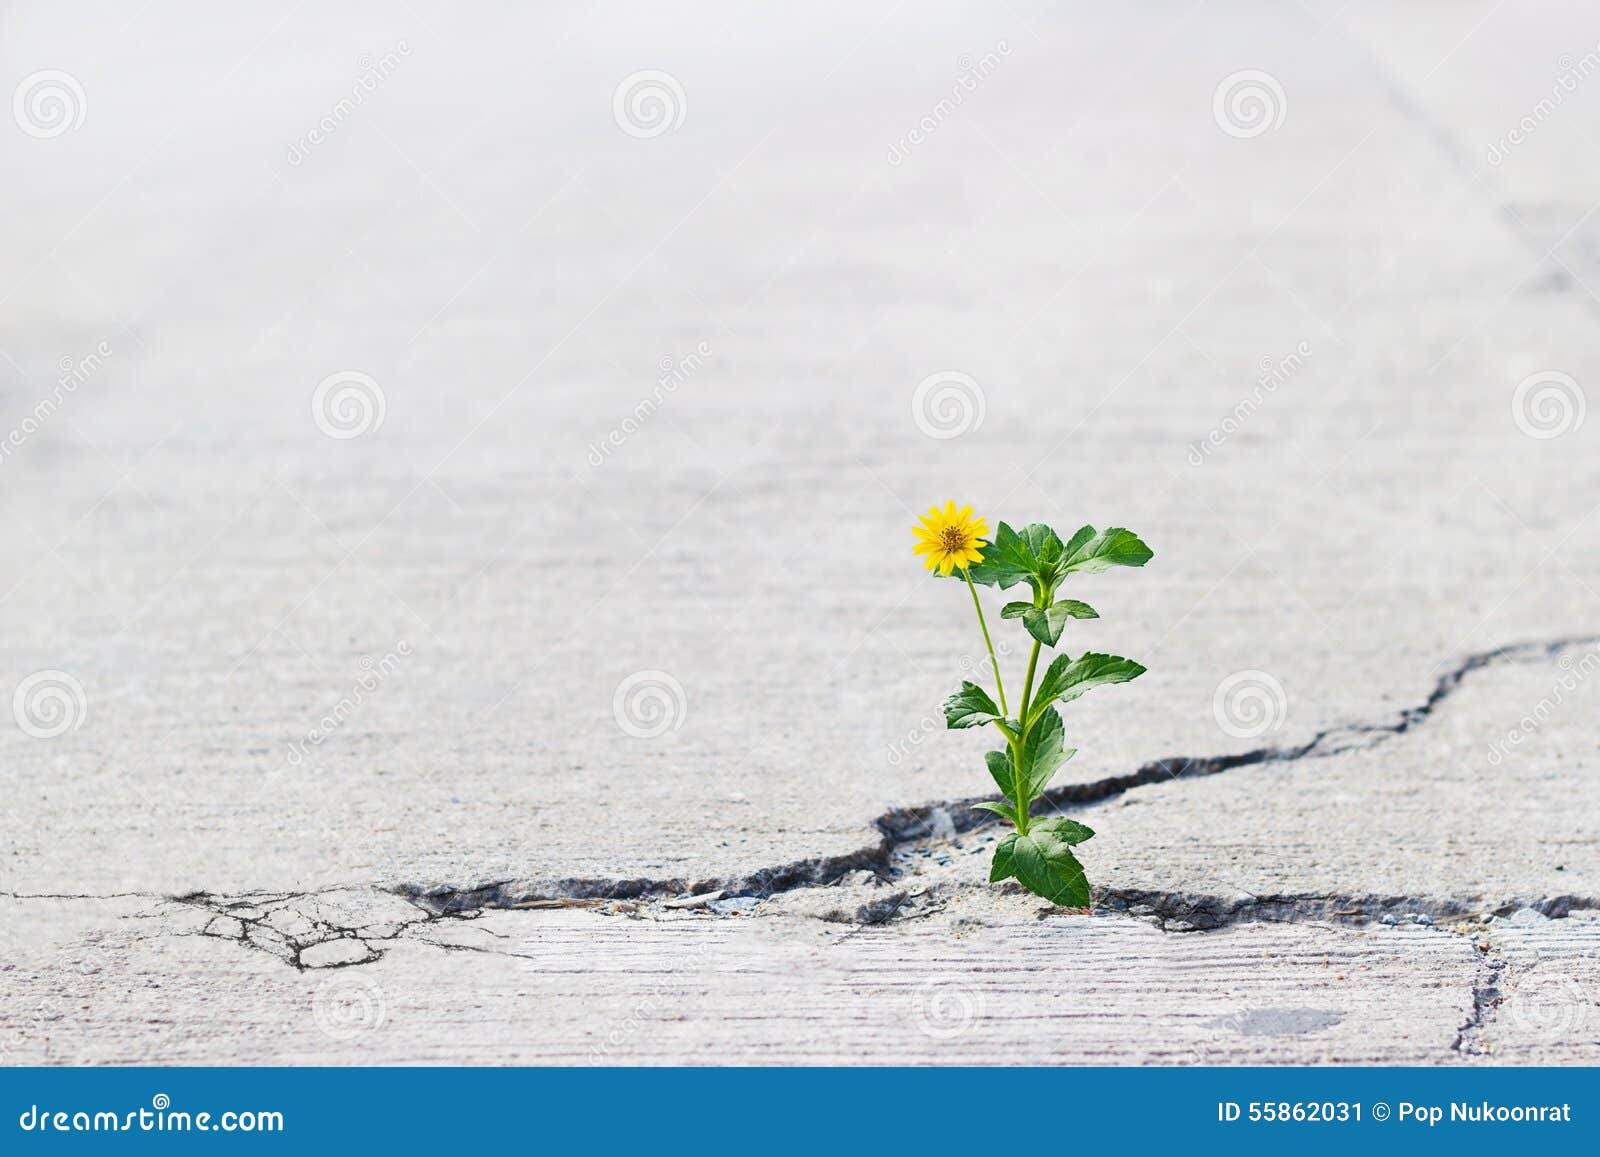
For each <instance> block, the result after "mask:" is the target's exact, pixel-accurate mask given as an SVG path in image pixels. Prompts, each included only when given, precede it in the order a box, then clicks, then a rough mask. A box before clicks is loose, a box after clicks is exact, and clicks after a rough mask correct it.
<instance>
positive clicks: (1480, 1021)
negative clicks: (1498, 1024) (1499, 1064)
mask: <svg viewBox="0 0 1600 1157" xmlns="http://www.w3.org/2000/svg"><path fill="white" fill-rule="evenodd" d="M1480 948H1481V952H1480V955H1479V957H1478V971H1477V973H1476V975H1475V976H1474V977H1473V980H1472V1014H1471V1015H1470V1016H1468V1017H1467V1019H1466V1021H1465V1022H1464V1023H1463V1024H1462V1026H1461V1027H1460V1028H1459V1029H1457V1030H1456V1039H1455V1043H1454V1044H1452V1045H1451V1046H1450V1047H1451V1048H1452V1049H1453V1050H1454V1051H1455V1052H1458V1053H1460V1054H1461V1055H1462V1056H1464V1057H1477V1056H1484V1055H1485V1054H1487V1053H1488V1051H1489V1050H1488V1049H1487V1048H1485V1047H1484V1041H1483V1036H1484V1033H1485V1031H1486V1030H1488V1029H1489V1028H1490V1026H1491V1025H1492V1024H1493V1022H1494V1019H1495V1017H1496V1016H1497V1015H1498V1013H1499V1011H1500V1002H1501V1001H1502V1000H1503V999H1505V998H1504V995H1503V994H1502V992H1501V988H1500V986H1501V982H1502V980H1504V978H1505V974H1506V969H1507V962H1506V959H1505V957H1504V956H1502V955H1500V953H1499V952H1498V951H1496V950H1495V949H1494V947H1493V946H1492V942H1488V943H1484V944H1482V945H1481V946H1480Z"/></svg>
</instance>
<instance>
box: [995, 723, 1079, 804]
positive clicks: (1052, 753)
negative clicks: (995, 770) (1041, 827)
mask: <svg viewBox="0 0 1600 1157" xmlns="http://www.w3.org/2000/svg"><path fill="white" fill-rule="evenodd" d="M1066 738H1067V728H1066V725H1065V724H1063V723H1062V722H1061V713H1060V712H1059V711H1057V710H1055V709H1054V708H1050V709H1049V710H1047V711H1045V712H1044V713H1042V714H1041V715H1040V717H1039V721H1038V723H1036V724H1035V725H1034V726H1033V728H1032V729H1031V730H1030V731H1029V732H1028V740H1027V742H1026V743H1024V744H1023V746H1022V765H1023V767H1024V768H1025V769H1026V770H1027V791H1028V802H1029V803H1032V802H1033V801H1034V800H1035V799H1037V798H1038V797H1039V794H1040V793H1041V792H1043V791H1044V789H1045V788H1046V787H1048V786H1049V785H1050V780H1051V778H1052V777H1053V776H1054V775H1055V773H1056V771H1057V770H1058V769H1059V768H1060V767H1061V765H1062V764H1063V763H1065V762H1067V760H1069V759H1071V758H1072V757H1073V756H1074V755H1076V754H1077V753H1078V749H1077V748H1075V747H1067V746H1066ZM1007 762H1008V763H1009V762H1010V761H1009V760H1007ZM991 771H992V769H991ZM1008 794H1009V793H1008Z"/></svg>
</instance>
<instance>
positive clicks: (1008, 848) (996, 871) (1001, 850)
mask: <svg viewBox="0 0 1600 1157" xmlns="http://www.w3.org/2000/svg"><path fill="white" fill-rule="evenodd" d="M1016 846H1017V833H1016V832H1012V833H1011V834H1010V835H1008V836H1007V837H1006V838H1005V839H1003V840H1001V841H1000V842H999V843H998V844H996V845H995V846H994V863H993V864H991V865H990V866H989V883H991V884H998V883H999V882H1000V881H1001V880H1008V879H1010V878H1011V877H1012V876H1014V875H1016V874H1017V873H1016V870H1015V868H1014V867H1013V865H1012V859H1011V852H1012V849H1013V848H1015V847H1016Z"/></svg>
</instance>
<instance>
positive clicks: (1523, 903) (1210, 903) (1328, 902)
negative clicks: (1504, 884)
mask: <svg viewBox="0 0 1600 1157" xmlns="http://www.w3.org/2000/svg"><path fill="white" fill-rule="evenodd" d="M1101 907H1103V908H1109V909H1111V910H1113V911H1117V912H1126V913H1127V914H1128V915H1130V916H1138V917H1144V918H1147V919H1150V920H1152V921H1154V922H1155V923H1157V924H1158V925H1159V926H1160V927H1161V928H1163V929H1164V930H1166V931H1168V932H1209V931H1212V930H1214V929H1217V928H1226V927H1229V926H1230V925H1233V924H1240V923H1262V924H1296V923H1304V922H1306V921H1310V920H1317V921H1325V922H1327V923H1330V924H1347V925H1357V926H1359V925H1364V924H1373V923H1385V924H1401V923H1410V924H1423V925H1428V926H1433V925H1443V924H1446V923H1448V922H1451V921H1462V920H1468V921H1470V920H1482V919H1483V918H1484V917H1485V916H1495V917H1499V916H1508V915H1510V914H1511V913H1513V912H1516V911H1518V910H1519V909H1523V908H1530V909H1532V910H1533V911H1535V912H1538V913H1539V914H1540V915H1543V916H1548V917H1550V918H1551V919H1559V918H1561V917H1563V916H1566V915H1568V914H1569V913H1572V912H1575V911H1581V910H1584V909H1595V908H1600V897H1593V896H1572V895H1566V896H1555V897H1549V896H1540V897H1527V898H1519V897H1509V898H1505V899H1502V900H1498V901H1485V900H1483V899H1482V898H1473V897H1465V898H1456V899H1452V898H1444V899H1440V898H1430V897H1425V896H1393V895H1379V894H1376V893H1360V894H1358V893H1345V894H1343V895H1340V894H1321V893H1310V892H1300V893H1284V894H1279V895H1267V896H1252V895H1248V894H1243V893H1241V894H1240V895H1238V896H1235V897H1232V898H1228V897H1223V896H1214V895H1207V894H1204V893H1196V892H1158V891H1151V890H1143V889H1133V888H1108V889H1106V891H1105V893H1104V895H1103V896H1102V898H1101Z"/></svg>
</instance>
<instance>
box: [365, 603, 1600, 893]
mask: <svg viewBox="0 0 1600 1157" xmlns="http://www.w3.org/2000/svg"><path fill="white" fill-rule="evenodd" d="M1595 644H1600V635H1577V636H1570V637H1564V638H1558V639H1552V640H1548V641H1545V642H1527V643H1514V644H1511V645H1509V646H1504V647H1495V648H1493V649H1491V650H1487V651H1478V652H1474V653H1473V654H1470V655H1468V656H1466V657H1465V658H1464V659H1462V660H1460V661H1459V662H1457V663H1456V664H1454V665H1453V666H1451V667H1449V669H1447V670H1446V671H1444V672H1443V673H1442V674H1441V675H1440V676H1439V677H1438V678H1437V679H1436V680H1435V682H1434V685H1433V689H1432V690H1431V691H1430V692H1429V693H1428V696H1427V698H1425V699H1424V700H1423V701H1422V702H1421V703H1419V704H1416V705H1414V706H1411V707H1406V708H1402V709H1400V710H1398V711H1396V712H1392V713H1390V714H1389V715H1388V716H1386V717H1384V718H1382V719H1381V720H1379V721H1377V722H1358V723H1346V724H1339V725H1336V726H1333V727H1328V728H1324V729H1323V730H1321V731H1318V732H1317V733H1316V734H1315V735H1313V736H1312V737H1311V738H1310V739H1308V740H1307V741H1305V742H1304V743H1299V744H1293V745H1287V746H1283V745H1278V746H1268V747H1258V748H1253V749H1252V750H1249V751H1243V752H1236V753H1233V754H1229V755H1214V756H1189V755H1179V756H1169V757H1167V758H1164V759H1157V760H1153V761H1151V762H1149V763H1146V764H1144V765H1143V766H1141V767H1140V768H1139V769H1138V770H1136V771H1133V772H1129V773H1126V774H1123V775H1115V776H1108V777H1106V778H1104V779H1098V780H1094V781H1092V782H1090V783H1081V784H1066V785H1063V786H1061V787H1058V788H1053V789H1051V790H1049V791H1047V792H1046V793H1045V794H1044V795H1043V796H1042V797H1041V798H1040V799H1039V800H1038V801H1036V802H1035V805H1034V810H1035V811H1054V810H1058V809H1061V808H1064V807H1080V808H1081V807H1088V806H1092V805H1095V804H1101V803H1105V802H1107V801H1108V800H1112V799H1115V798H1117V797H1118V796H1120V795H1122V794H1124V793H1125V792H1128V791H1131V790H1132V789H1134V788H1138V787H1146V786H1149V785H1152V784H1160V783H1167V782H1169V781H1171V780H1174V779H1178V778H1180V777H1188V778H1197V777H1202V776H1211V775H1220V774H1221V773H1223V772H1226V771H1233V770H1235V769H1237V768H1242V767H1255V766H1260V765H1265V764H1273V763H1291V762H1294V761H1296V760H1302V759H1325V758H1327V757H1329V756H1334V755H1341V754H1344V753H1346V752H1350V751H1356V750H1363V749H1366V748H1371V747H1374V746H1376V745H1378V744H1380V743H1385V742H1387V741H1389V740H1391V739H1393V738H1395V737H1396V736H1399V735H1404V734H1406V733H1407V732H1409V731H1412V730H1413V729H1415V728H1417V727H1419V726H1420V725H1422V724H1423V723H1424V722H1425V721H1427V720H1428V719H1429V718H1430V717H1431V716H1432V715H1433V713H1434V712H1435V711H1436V710H1438V708H1439V706H1440V704H1442V703H1443V702H1444V701H1445V700H1446V699H1448V698H1449V697H1450V696H1451V694H1453V693H1454V692H1455V691H1456V690H1457V689H1458V688H1459V687H1460V686H1461V684H1462V683H1463V682H1464V681H1465V679H1466V678H1467V676H1468V675H1471V674H1472V673H1474V672H1476V671H1481V670H1483V669H1485V668H1487V667H1491V666H1494V665H1497V664H1500V663H1532V662H1538V661H1540V660H1545V659H1550V658H1552V657H1554V656H1555V655H1558V654H1560V653H1561V652H1562V651H1566V650H1569V649H1571V648H1574V647H1580V646H1592V645H1595ZM993 798H994V797H993V795H992V794H990V795H983V796H970V797H967V798H964V799H958V800H946V801H944V802H941V803H930V804H923V805H921V806H918V807H910V808H896V809H894V810H892V811H889V812H886V813H884V814H883V815H882V816H879V817H878V819H876V820H875V821H873V825H874V826H875V827H876V828H877V829H878V832H879V833H880V839H879V840H878V841H877V842H876V843H874V844H871V845H868V846H866V847H863V848H860V849H857V850H856V851H853V852H847V853H845V854H844V855H839V856H829V857H821V858H817V859H808V860H796V861H794V862H792V863H788V864H782V865H779V866H776V867H771V868H761V869H759V870H757V871H755V872H752V873H749V874H747V875H743V876H731V877H712V878H709V879H702V880H688V879H682V878H668V879H651V878H647V877H635V878H630V879H620V880H619V879H608V878H604V877H569V878H566V879H559V880H495V881H491V882H489V883H485V884H475V885H470V886H466V887H457V886H451V885H434V886H428V887H424V886H419V885H400V886H398V887H396V888H395V889H393V890H394V892H395V893H396V894H397V895H400V896H403V897H405V898H406V899H408V900H411V901H412V902H413V903H416V904H419V905H421V906H423V907H425V908H427V909H428V910H429V911H434V912H438V913H440V914H443V915H452V914H458V913H461V912H465V911H475V910H479V909H483V908H510V907H515V906H517V905H518V904H525V903H527V902H528V901H532V900H555V899H591V900H645V901H649V900H662V899H668V898H672V897H676V896H685V895H688V896H696V895H702V894H705V893H708V892H721V893H723V894H724V895H725V896H755V897H759V898H766V897H769V896H773V895H777V894H778V893H781V892H788V891H793V890H794V889H797V888H812V887H827V886H830V885H833V884H836V883H838V882H839V880H840V879H841V878H842V877H843V876H845V875H846V874H847V873H849V872H854V871H860V870H867V871H871V872H875V873H877V874H879V875H880V876H886V877H887V876H890V875H892V874H893V872H892V860H893V857H894V854H895V852H896V851H897V849H898V848H899V847H900V846H901V845H903V844H908V843H911V842H913V841H916V840H925V839H928V838H930V837H934V836H936V835H937V834H939V833H940V830H941V829H942V830H943V833H944V835H945V836H946V837H947V839H946V842H948V837H951V836H955V835H960V834H962V833H965V832H969V831H974V830H978V829H981V828H987V827H991V826H994V825H995V824H996V823H997V821H996V820H995V819H994V818H993V817H992V816H991V815H989V814H988V813H986V812H976V811H973V810H972V807H973V805H974V804H977V803H981V802H983V801H985V800H988V799H993ZM1407 902H1408V903H1412V904H1413V905H1416V904H1417V903H1419V902H1418V901H1416V900H1409V901H1407ZM1528 906H1533V905H1531V904H1530V905H1528ZM1574 906H1580V907H1586V906H1590V905H1589V902H1588V901H1582V902H1579V903H1577V904H1575V905H1574Z"/></svg>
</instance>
